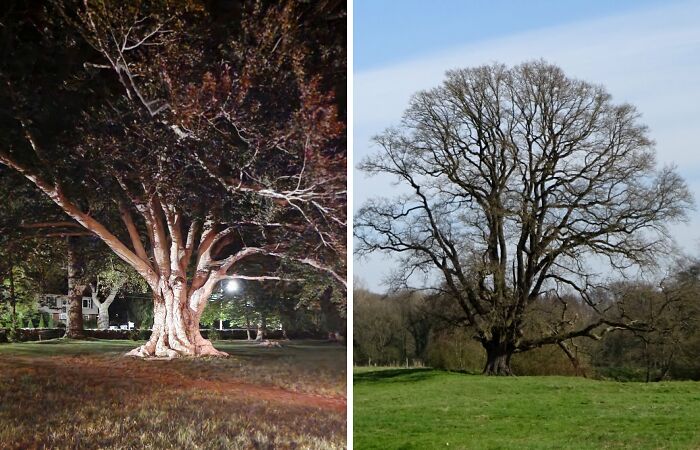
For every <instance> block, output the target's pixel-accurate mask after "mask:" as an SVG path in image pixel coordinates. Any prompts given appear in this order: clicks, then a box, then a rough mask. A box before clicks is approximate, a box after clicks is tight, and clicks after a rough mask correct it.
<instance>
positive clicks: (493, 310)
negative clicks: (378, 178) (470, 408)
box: [355, 61, 692, 371]
mask: <svg viewBox="0 0 700 450" xmlns="http://www.w3.org/2000/svg"><path fill="white" fill-rule="evenodd" d="M375 142H376V143H377V144H378V145H379V147H380V150H379V152H378V153H376V154H375V155H374V156H372V157H370V158H368V159H366V160H364V161H363V162H362V164H361V166H360V167H361V168H362V169H363V170H364V171H366V172H368V173H369V174H372V175H383V176H385V175H393V176H395V177H397V178H398V180H399V182H400V184H401V185H402V186H404V187H407V188H408V193H405V194H402V195H399V196H397V197H396V198H392V199H385V198H376V199H372V200H370V201H368V202H367V203H366V204H365V205H364V206H363V207H362V208H361V210H360V211H359V213H358V215H357V217H356V219H355V227H356V228H355V234H356V237H357V238H358V240H359V242H360V244H359V247H358V252H359V253H360V254H367V253H371V252H375V251H383V252H393V253H396V254H397V255H399V261H400V262H399V263H398V265H399V266H400V269H399V273H398V277H399V279H400V281H401V282H402V283H403V284H407V283H408V281H409V279H410V277H411V276H412V275H413V274H414V273H416V272H424V273H434V271H435V270H437V271H438V272H439V274H440V275H441V278H442V283H441V287H440V289H444V290H445V291H446V293H447V294H449V295H450V296H452V297H454V298H455V299H456V301H458V303H459V305H460V310H461V312H463V314H464V318H463V320H464V322H465V323H467V324H469V325H470V326H473V327H475V329H476V330H477V336H476V337H477V339H478V340H480V341H481V342H482V343H484V345H485V347H486V348H487V351H488V350H489V346H490V345H496V346H497V347H499V348H501V349H502V350H499V351H502V352H503V353H505V354H508V355H509V354H512V353H514V352H520V351H526V350H528V349H530V348H534V347H537V346H540V345H543V344H548V343H557V342H561V341H562V340H565V339H568V338H571V337H574V336H582V335H593V334H594V332H595V331H596V330H600V328H601V327H603V326H611V325H612V326H617V325H619V324H612V323H608V322H609V321H608V320H607V319H605V318H601V319H600V320H599V321H596V322H594V323H592V324H589V325H587V326H585V327H583V328H573V327H572V326H570V325H568V323H567V322H565V321H564V320H563V319H562V323H559V324H555V326H553V327H552V328H551V330H550V331H551V333H549V334H547V335H545V336H536V337H535V336H525V334H526V333H525V332H524V327H525V325H526V324H525V323H524V320H523V319H524V317H525V313H526V311H527V310H528V308H529V307H531V306H532V305H533V304H534V303H536V302H537V301H538V299H539V298H540V297H541V295H542V294H544V293H546V292H548V291H559V290H560V289H562V288H565V289H566V290H569V291H571V290H574V291H577V292H578V293H580V294H581V296H582V297H583V298H584V299H587V300H588V301H589V302H590V304H591V306H593V307H595V304H594V303H593V302H592V300H590V298H589V297H588V295H587V293H588V291H589V288H590V286H591V283H592V282H593V279H592V272H591V271H590V269H589V266H590V264H587V262H589V261H590V258H591V257H602V258H603V259H604V260H605V261H607V262H609V264H610V266H611V267H613V268H618V269H621V268H625V267H630V266H632V265H638V264H644V263H646V262H648V261H650V260H651V259H652V258H654V256H655V255H656V254H657V252H659V251H663V250H664V249H665V248H667V244H668V242H669V235H668V232H667V228H666V225H667V224H668V223H669V222H673V221H678V220H682V219H684V217H685V212H686V210H687V209H688V208H689V207H690V206H691V204H692V199H691V195H690V193H689V191H688V189H687V187H686V185H685V183H684V181H683V180H682V179H681V177H680V176H679V175H678V174H677V173H676V171H675V170H674V169H673V168H671V167H664V168H661V169H657V168H656V163H655V158H654V147H653V142H652V141H651V140H650V138H649V136H648V131H647V128H646V127H645V126H644V125H642V124H641V123H640V122H639V114H638V112H637V111H636V110H635V108H634V107H633V106H631V105H628V104H621V105H618V104H615V103H613V102H612V101H611V97H610V95H609V94H608V93H607V92H606V91H605V89H604V88H603V87H602V86H598V85H593V84H590V83H587V82H584V81H581V80H576V79H571V78H568V77H566V76H565V74H564V73H563V71H562V70H561V69H560V68H558V67H556V66H553V65H550V64H547V63H545V62H543V61H536V62H529V63H525V64H522V65H519V66H516V67H513V68H508V67H505V66H503V65H492V66H485V67H478V68H472V69H461V70H453V71H449V72H448V73H447V79H446V80H445V82H444V83H443V84H442V85H441V86H440V87H437V88H435V89H431V90H428V91H422V92H419V93H417V94H416V95H415V96H414V97H413V98H412V100H411V102H410V106H409V108H408V109H407V111H406V112H405V114H404V117H403V120H402V121H401V124H400V126H398V127H396V128H391V129H388V130H386V131H385V132H384V133H382V134H381V135H379V136H377V137H376V138H375ZM404 192H405V191H404ZM596 255H597V256H596ZM490 359H491V358H490ZM508 370H509V369H508ZM496 371H498V368H496Z"/></svg>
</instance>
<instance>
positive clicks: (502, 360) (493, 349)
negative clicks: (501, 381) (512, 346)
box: [482, 342, 513, 376]
mask: <svg viewBox="0 0 700 450" xmlns="http://www.w3.org/2000/svg"><path fill="white" fill-rule="evenodd" d="M484 348H485V349H486V365H485V366H484V370H483V372H482V373H483V374H484V375H497V376H511V375H513V370H512V369H511V367H510V359H511V357H512V356H513V353H512V351H509V350H508V348H509V346H508V345H507V344H504V343H491V342H489V343H487V344H484Z"/></svg>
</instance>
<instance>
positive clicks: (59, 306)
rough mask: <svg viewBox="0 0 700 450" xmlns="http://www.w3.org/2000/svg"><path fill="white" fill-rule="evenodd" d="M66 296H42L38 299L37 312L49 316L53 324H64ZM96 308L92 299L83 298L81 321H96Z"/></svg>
mask: <svg viewBox="0 0 700 450" xmlns="http://www.w3.org/2000/svg"><path fill="white" fill-rule="evenodd" d="M68 302H69V300H68V296H67V295H62V294H44V295H42V296H41V297H40V298H39V311H41V312H43V313H48V314H51V316H52V317H53V321H54V323H59V322H60V323H64V324H65V323H66V321H67V320H68ZM97 313H98V311H97V306H95V305H94V304H93V303H92V298H90V297H83V320H97Z"/></svg>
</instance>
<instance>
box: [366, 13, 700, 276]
mask: <svg viewBox="0 0 700 450" xmlns="http://www.w3.org/2000/svg"><path fill="white" fill-rule="evenodd" d="M698 17H700V2H696V1H695V2H684V3H675V4H668V5H665V6H662V7H659V8H654V9H646V10H641V11H637V12H632V13H627V14H624V15H618V16H612V17H607V18H602V19H597V20H592V21H586V22H579V23H574V24H568V25H562V26H557V27H550V28H545V29H540V30H535V31H531V32H527V33H520V34H516V35H511V36H506V37H503V38H499V39H494V40H489V41H484V42H479V43H475V44H472V45H469V46H466V47H460V48H454V49H447V50H445V51H442V52H440V53H437V54H435V55H433V56H430V57H426V58H421V59H415V60H411V61H406V62H402V63H399V64H395V65H391V66H387V67H384V68H380V69H376V70H370V71H364V72H359V73H356V74H355V76H354V80H353V83H354V87H353V92H354V127H355V133H354V134H355V136H354V149H353V152H354V155H355V157H354V159H355V161H356V162H359V161H360V160H361V159H362V157H363V156H365V155H367V154H368V153H370V152H371V151H372V148H371V146H370V138H371V136H372V135H374V134H376V133H379V132H381V131H382V130H383V129H384V128H386V127H387V126H390V125H392V124H395V123H397V122H398V121H399V119H400V117H401V114H402V112H403V110H404V108H405V107H406V105H407V104H408V100H409V98H410V96H411V95H412V94H413V93H414V92H416V91H418V90H421V89H427V88H430V87H433V86H436V85H438V84H439V83H440V82H441V81H442V79H443V77H444V73H445V71H446V70H448V69H451V68H456V67H470V66H477V65H482V64H490V63H492V62H495V61H498V62H503V63H505V64H509V65H512V64H518V63H521V62H523V61H527V60H532V59H539V58H543V59H545V60H547V61H549V62H552V63H555V64H557V65H559V66H561V67H562V68H563V69H564V70H565V72H566V73H567V74H568V75H569V76H574V77H577V78H581V79H585V80H587V81H590V82H595V83H600V84H603V85H604V86H606V88H607V89H608V91H609V92H610V93H611V94H612V95H613V98H614V100H615V101H618V102H629V103H632V104H633V105H635V106H637V108H638V109H639V111H640V112H641V113H642V115H643V122H644V123H646V124H647V125H649V127H650V130H651V136H652V138H653V139H654V140H655V141H656V143H657V154H658V159H659V161H660V162H661V163H663V164H668V163H675V164H677V165H678V166H679V167H680V170H681V172H682V173H683V174H684V176H686V178H688V180H689V182H690V184H691V186H692V187H697V188H700V148H698V147H699V146H698V144H697V142H698V132H699V131H700V27H699V26H698V25H697V18H698ZM377 45H381V43H380V42H378V43H377ZM356 51H361V49H356ZM390 184H391V180H385V179H379V178H377V177H375V178H370V179H368V178H365V176H364V175H362V174H357V175H356V176H355V177H354V185H355V186H354V192H353V193H354V205H355V206H356V207H359V206H360V205H361V204H362V203H363V202H364V201H365V200H366V199H368V198H370V197H371V196H374V195H376V193H377V192H383V193H388V192H391V190H392V188H391V186H390ZM696 194H700V191H698V192H696ZM699 225H700V215H694V216H693V217H692V220H691V223H690V224H689V225H684V226H676V227H674V230H675V231H676V234H677V236H678V237H679V239H680V238H683V239H685V240H686V242H687V243H686V245H685V247H686V248H688V247H689V246H690V247H693V249H694V247H695V246H696V243H697V242H698V238H699V237H700V226H699ZM689 239H690V240H691V241H689V242H688V241H687V240H689ZM388 266H389V264H387V262H386V261H385V260H384V261H382V259H380V258H370V259H369V260H368V261H365V262H363V263H362V264H361V265H359V264H358V265H355V268H356V270H355V272H356V274H357V275H358V276H359V277H360V278H361V279H363V280H365V281H366V282H367V284H368V285H369V286H370V287H372V288H375V289H378V288H379V285H380V281H381V278H382V276H384V275H386V274H387V273H388V272H389V268H388Z"/></svg>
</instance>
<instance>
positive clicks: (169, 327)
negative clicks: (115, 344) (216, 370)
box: [126, 295, 228, 358]
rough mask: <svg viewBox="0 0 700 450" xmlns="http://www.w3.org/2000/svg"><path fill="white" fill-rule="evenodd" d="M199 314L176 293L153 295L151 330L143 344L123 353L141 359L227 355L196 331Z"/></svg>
mask: <svg viewBox="0 0 700 450" xmlns="http://www.w3.org/2000/svg"><path fill="white" fill-rule="evenodd" d="M198 316H199V315H198V314H193V313H191V312H190V310H189V308H188V307H187V303H186V302H178V301H176V296H169V295H166V296H163V297H157V296H156V297H155V298H154V307H153V331H152V333H151V337H150V338H149V339H148V342H146V343H145V344H144V345H142V346H140V347H138V348H135V349H133V350H132V351H130V352H129V353H127V354H126V356H136V357H140V358H147V357H159V358H178V357H182V356H191V357H197V356H217V357H226V356H228V353H226V352H222V351H220V350H217V349H215V348H214V346H213V345H212V343H211V342H210V341H209V340H208V339H204V337H203V336H202V335H201V333H200V332H199V317H198Z"/></svg>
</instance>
